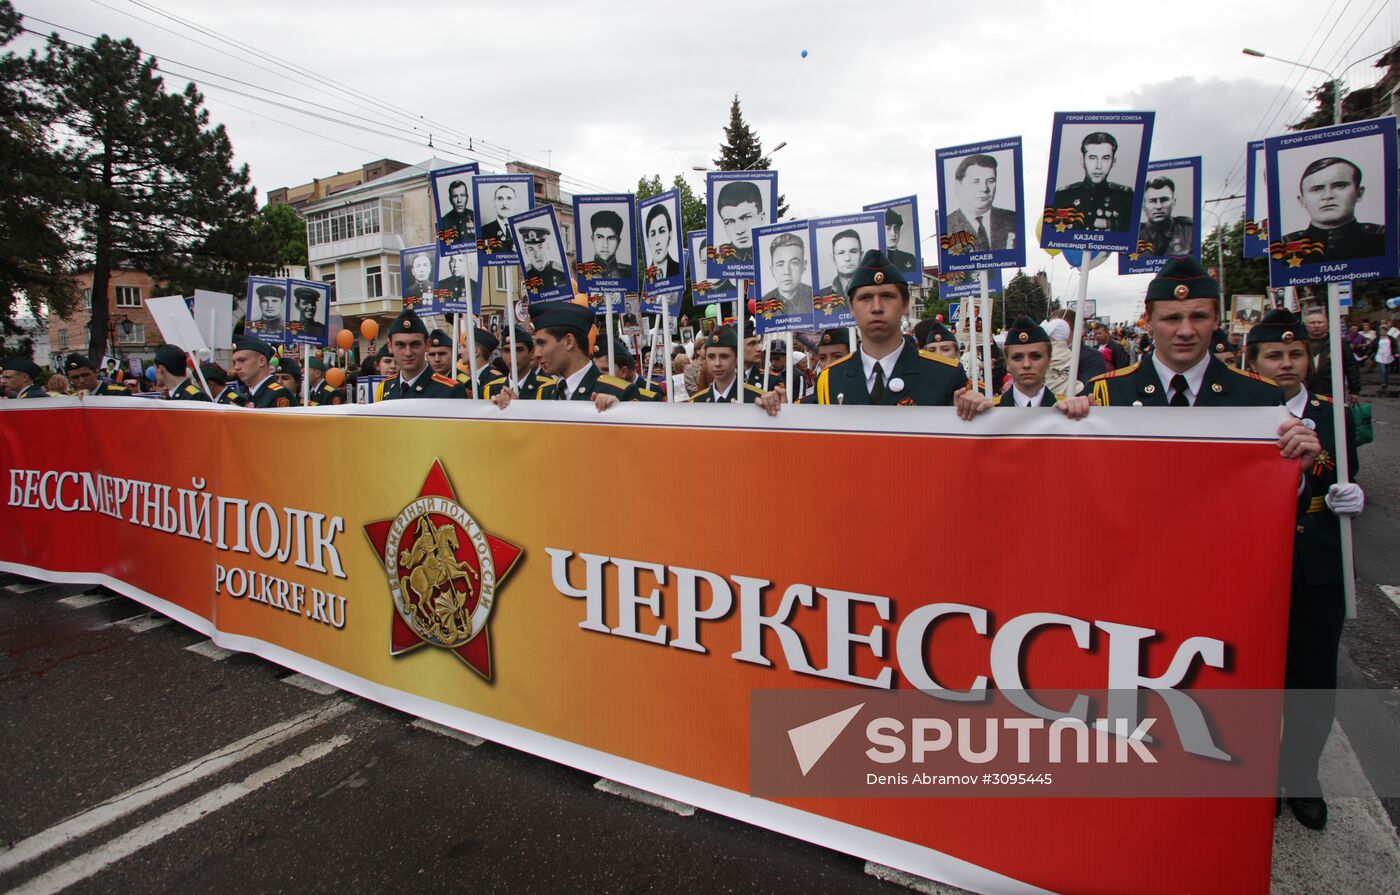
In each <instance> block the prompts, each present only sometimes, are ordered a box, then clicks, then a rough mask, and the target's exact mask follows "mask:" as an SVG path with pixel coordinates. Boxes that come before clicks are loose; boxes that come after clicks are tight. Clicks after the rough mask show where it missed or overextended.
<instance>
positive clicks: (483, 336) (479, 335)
mask: <svg viewBox="0 0 1400 895" xmlns="http://www.w3.org/2000/svg"><path fill="white" fill-rule="evenodd" d="M475 335H476V385H477V387H476V389H475V393H476V394H479V395H483V396H484V395H485V393H486V386H487V385H489V384H490V383H491V381H492V380H493V379H499V378H500V376H501V371H500V370H497V369H496V368H495V367H493V366H491V354H492V352H494V351H495V350H496V348H497V347H498V346H499V345H500V344H501V342H500V340H499V339H497V338H496V337H495V335H493V334H492V333H491V331H490V330H486V329H482V328H481V327H479V326H478V327H477V328H476V333H475ZM468 378H470V377H468ZM468 391H471V390H470V389H468Z"/></svg>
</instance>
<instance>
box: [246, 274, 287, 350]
mask: <svg viewBox="0 0 1400 895" xmlns="http://www.w3.org/2000/svg"><path fill="white" fill-rule="evenodd" d="M247 307H248V309H247V311H245V312H244V314H243V332H245V333H247V334H248V335H250V336H257V337H258V338H259V339H262V340H263V341H264V342H267V343H268V344H270V345H280V344H282V342H283V341H284V340H285V339H286V335H287V281H286V280H281V279H275V278H273V277H249V278H248V306H247Z"/></svg>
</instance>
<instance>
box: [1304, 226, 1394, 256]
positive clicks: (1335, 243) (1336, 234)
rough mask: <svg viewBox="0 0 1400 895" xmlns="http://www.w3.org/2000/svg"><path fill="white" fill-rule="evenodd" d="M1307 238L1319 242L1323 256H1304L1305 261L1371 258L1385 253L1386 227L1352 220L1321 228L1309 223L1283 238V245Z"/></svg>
mask: <svg viewBox="0 0 1400 895" xmlns="http://www.w3.org/2000/svg"><path fill="white" fill-rule="evenodd" d="M1303 239H1309V240H1313V241H1315V242H1319V243H1321V244H1322V246H1323V249H1322V257H1321V258H1316V257H1304V258H1303V260H1304V261H1310V262H1315V261H1322V262H1329V261H1349V260H1351V259H1353V258H1374V257H1376V256H1377V255H1384V254H1385V229H1384V228H1383V227H1381V225H1380V224H1363V223H1361V222H1360V221H1357V220H1355V219H1353V220H1351V221H1350V222H1348V223H1345V224H1343V225H1342V226H1340V227H1336V228H1333V229H1331V230H1324V229H1322V228H1321V227H1317V226H1313V225H1309V226H1308V229H1306V230H1298V231H1295V232H1293V233H1289V234H1287V235H1286V236H1284V237H1283V241H1284V243H1285V244H1287V243H1290V242H1297V241H1299V240H1303Z"/></svg>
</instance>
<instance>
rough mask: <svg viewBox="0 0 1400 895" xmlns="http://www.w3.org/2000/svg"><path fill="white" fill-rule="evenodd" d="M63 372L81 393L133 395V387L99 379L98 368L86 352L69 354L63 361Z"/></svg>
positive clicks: (75, 389) (74, 388)
mask: <svg viewBox="0 0 1400 895" xmlns="http://www.w3.org/2000/svg"><path fill="white" fill-rule="evenodd" d="M63 373H64V375H65V376H67V377H68V382H69V384H71V385H72V386H73V390H74V391H76V392H77V393H78V394H79V395H98V396H107V395H119V396H121V397H127V398H129V397H131V389H129V388H127V387H126V386H124V385H120V384H118V383H115V382H111V381H110V380H107V379H99V378H98V376H97V368H96V367H94V366H93V365H92V361H91V360H89V359H88V356H87V355H85V354H70V355H68V359H67V360H66V361H64V362H63Z"/></svg>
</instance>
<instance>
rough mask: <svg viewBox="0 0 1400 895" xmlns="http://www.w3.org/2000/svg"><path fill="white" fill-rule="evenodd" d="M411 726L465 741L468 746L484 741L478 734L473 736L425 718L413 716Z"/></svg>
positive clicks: (477, 744)
mask: <svg viewBox="0 0 1400 895" xmlns="http://www.w3.org/2000/svg"><path fill="white" fill-rule="evenodd" d="M412 726H414V727H416V728H418V729H419V730H426V731H428V732H430V733H435V734H437V735H438V736H445V737H451V738H452V739H454V740H460V741H461V742H463V743H466V744H467V745H468V746H480V745H481V744H482V743H484V742H486V741H485V740H483V739H482V738H481V737H479V736H473V735H472V734H469V733H465V732H463V731H460V730H455V729H454V728H451V727H445V726H443V725H441V724H437V723H435V722H433V721H429V720H428V719H427V718H415V719H414V721H413V725H412Z"/></svg>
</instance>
